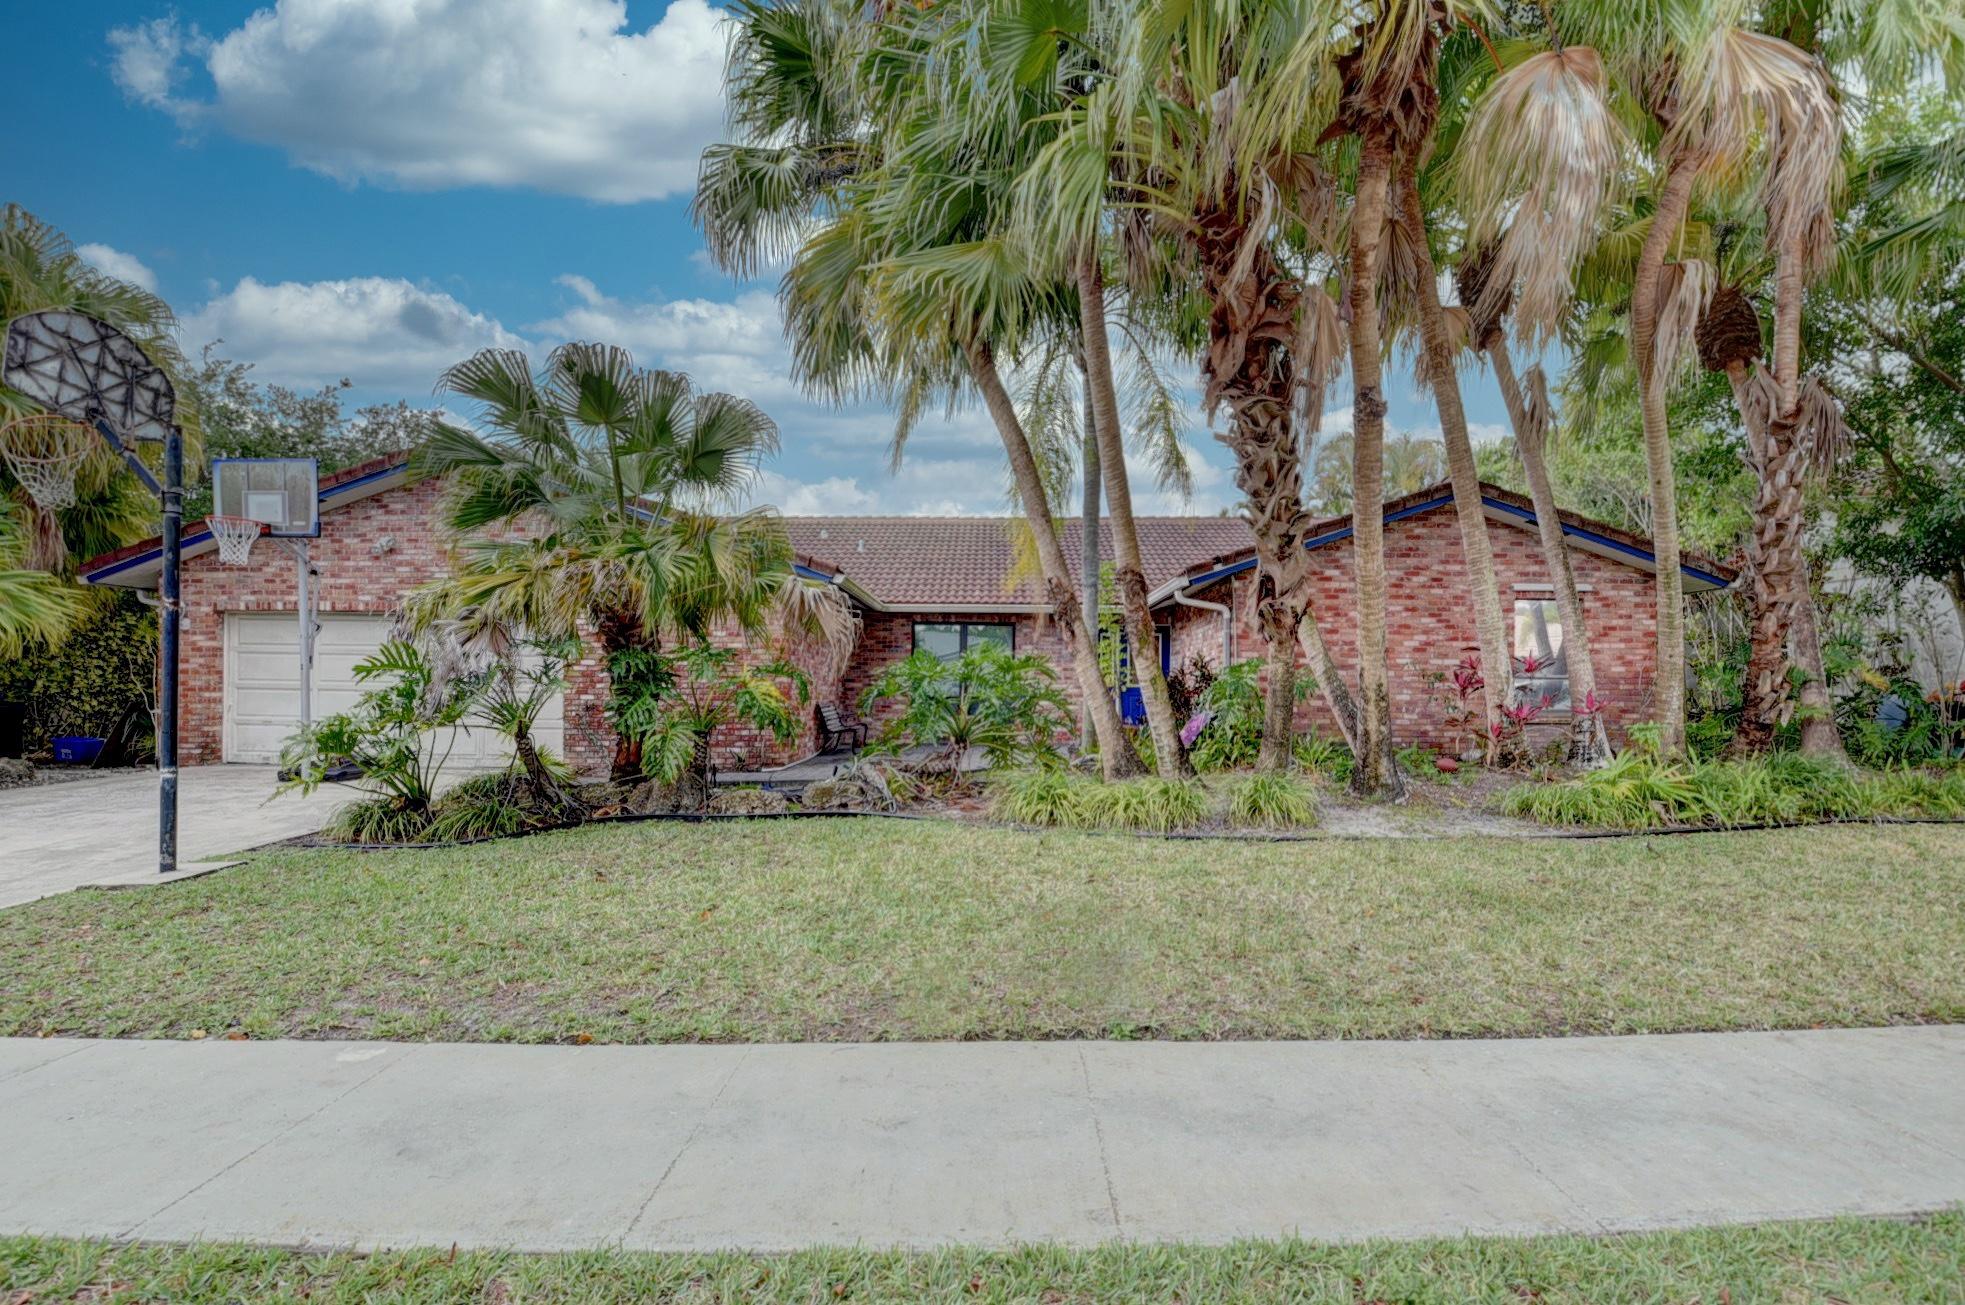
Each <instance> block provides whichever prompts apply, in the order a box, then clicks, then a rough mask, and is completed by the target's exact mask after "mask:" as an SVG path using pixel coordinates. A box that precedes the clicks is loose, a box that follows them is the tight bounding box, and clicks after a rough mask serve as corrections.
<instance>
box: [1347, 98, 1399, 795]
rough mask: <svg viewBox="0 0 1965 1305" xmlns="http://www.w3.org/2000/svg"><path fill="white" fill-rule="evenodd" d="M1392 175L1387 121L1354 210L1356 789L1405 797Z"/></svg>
mask: <svg viewBox="0 0 1965 1305" xmlns="http://www.w3.org/2000/svg"><path fill="white" fill-rule="evenodd" d="M1391 174H1392V146H1391V141H1390V139H1389V138H1388V136H1387V133H1386V130H1385V128H1383V127H1379V126H1373V127H1370V128H1368V129H1367V130H1366V131H1365V132H1364V133H1363V149H1362V152H1361V153H1360V155H1359V158H1358V179H1357V195H1356V198H1355V200H1354V201H1353V203H1352V209H1351V288H1350V308H1351V385H1352V399H1351V418H1352V426H1351V431H1352V436H1351V500H1352V501H1351V527H1352V557H1353V559H1354V561H1355V563H1356V567H1357V607H1358V689H1359V697H1360V699H1361V701H1360V702H1359V704H1358V738H1357V742H1356V744H1355V745H1354V746H1353V748H1352V751H1353V753H1354V754H1355V756H1356V763H1357V764H1356V765H1355V766H1353V767H1352V770H1351V788H1352V790H1353V791H1354V792H1356V793H1358V794H1360V795H1361V796H1367V797H1369V796H1373V795H1376V794H1381V793H1382V794H1389V795H1391V796H1394V797H1397V798H1403V797H1404V796H1405V781H1404V779H1403V777H1402V776H1401V775H1400V774H1399V768H1398V765H1397V763H1395V762H1394V761H1393V760H1392V691H1391V683H1390V679H1389V676H1388V673H1387V672H1388V668H1387V666H1386V661H1385V640H1386V632H1385V396H1384V394H1383V393H1382V392H1381V389H1380V385H1381V382H1382V376H1381V368H1382V360H1381V358H1380V350H1381V348H1382V347H1383V346H1382V345H1381V343H1380V339H1379V329H1378V276H1379V264H1378V252H1379V244H1380V242H1381V240H1382V239H1383V236H1384V229H1385V207H1386V199H1387V192H1388V190H1389V187H1390V181H1391Z"/></svg>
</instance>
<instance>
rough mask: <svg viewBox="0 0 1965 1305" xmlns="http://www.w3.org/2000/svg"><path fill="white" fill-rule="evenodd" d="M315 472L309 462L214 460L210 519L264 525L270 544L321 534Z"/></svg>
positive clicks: (286, 460) (311, 460)
mask: <svg viewBox="0 0 1965 1305" xmlns="http://www.w3.org/2000/svg"><path fill="white" fill-rule="evenodd" d="M320 488H321V480H320V470H319V468H318V467H317V466H316V464H315V462H314V459H312V458H216V459H214V460H213V462H212V514H213V515H214V516H224V517H247V518H250V519H251V520H254V521H264V522H265V523H266V533H267V534H268V535H269V536H271V537H273V538H275V539H312V538H314V537H316V536H318V535H319V534H320V533H321V505H320Z"/></svg>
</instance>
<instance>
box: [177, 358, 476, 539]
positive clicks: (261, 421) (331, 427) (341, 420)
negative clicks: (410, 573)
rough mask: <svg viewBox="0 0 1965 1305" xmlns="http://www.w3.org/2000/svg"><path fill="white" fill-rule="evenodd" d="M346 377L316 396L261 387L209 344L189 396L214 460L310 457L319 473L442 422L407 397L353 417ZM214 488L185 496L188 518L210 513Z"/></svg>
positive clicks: (419, 440) (422, 435) (401, 449)
mask: <svg viewBox="0 0 1965 1305" xmlns="http://www.w3.org/2000/svg"><path fill="white" fill-rule="evenodd" d="M352 384H353V383H352V382H350V381H348V380H346V379H343V380H340V381H337V382H336V383H335V384H333V385H327V386H323V387H322V388H321V389H319V390H316V391H314V392H312V393H303V392H301V391H299V390H294V389H289V388H288V387H286V386H283V385H265V386H262V385H260V384H259V383H258V382H256V381H254V380H253V378H252V365H251V364H250V363H241V362H234V361H232V360H231V359H228V358H225V357H223V356H222V355H220V354H219V352H218V345H217V344H210V345H207V346H205V349H204V352H203V354H202V355H201V356H200V359H199V365H198V366H197V367H196V368H194V369H192V370H191V371H190V372H189V374H187V375H186V376H185V378H184V388H185V393H186V394H187V395H188V396H189V401H190V402H191V403H193V404H194V405H195V406H196V408H197V410H198V413H199V415H200V418H201V420H202V425H203V429H204V437H205V454H206V456H207V457H210V458H313V459H314V460H315V461H316V462H318V463H319V464H320V469H321V472H322V474H324V475H325V474H326V473H328V472H331V471H339V470H340V469H341V468H343V467H352V466H355V465H356V464H358V463H362V462H367V461H369V460H370V459H371V458H377V457H381V456H383V455H384V454H390V453H406V452H408V451H410V450H411V449H414V448H416V447H417V446H419V445H421V444H423V443H424V442H425V441H427V440H428V439H429V438H430V437H431V436H432V435H434V434H436V433H437V429H438V427H439V426H441V425H442V424H443V420H444V419H443V414H442V413H440V412H436V411H432V410H427V409H419V408H412V407H410V406H409V404H408V403H406V402H401V401H398V402H396V403H392V404H369V405H367V406H366V407H363V408H360V409H357V410H356V412H355V414H354V415H353V416H352V417H350V416H348V415H347V414H346V413H344V412H343V411H342V406H341V396H342V394H343V393H345V392H346V391H347V390H348V389H350V388H351V387H352ZM211 495H212V490H211V486H210V485H209V484H201V485H199V486H198V487H197V488H196V489H194V490H192V491H190V492H189V493H187V494H186V496H185V504H184V518H185V520H187V521H195V520H198V519H199V518H200V517H203V516H205V515H206V514H207V513H209V512H210V511H211Z"/></svg>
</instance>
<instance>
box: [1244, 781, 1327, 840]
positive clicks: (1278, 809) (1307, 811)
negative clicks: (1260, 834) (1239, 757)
mask: <svg viewBox="0 0 1965 1305" xmlns="http://www.w3.org/2000/svg"><path fill="white" fill-rule="evenodd" d="M1228 823H1229V824H1231V825H1240V826H1244V827H1247V828H1252V829H1302V828H1306V827H1308V826H1311V825H1314V824H1316V823H1317V795H1316V792H1315V790H1313V789H1312V788H1311V787H1310V786H1309V785H1308V784H1306V783H1304V782H1303V781H1302V780H1299V779H1296V778H1294V777H1293V776H1290V775H1269V774H1264V775H1248V776H1244V777H1243V778H1240V779H1238V780H1236V781H1235V782H1234V783H1233V784H1232V785H1231V786H1230V787H1229V789H1228Z"/></svg>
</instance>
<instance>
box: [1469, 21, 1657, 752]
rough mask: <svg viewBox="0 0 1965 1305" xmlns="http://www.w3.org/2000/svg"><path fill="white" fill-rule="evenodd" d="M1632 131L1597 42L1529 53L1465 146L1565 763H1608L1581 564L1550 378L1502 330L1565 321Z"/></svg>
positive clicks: (1532, 331) (1485, 312)
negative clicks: (1566, 514)
mask: <svg viewBox="0 0 1965 1305" xmlns="http://www.w3.org/2000/svg"><path fill="white" fill-rule="evenodd" d="M1623 148H1624V133H1623V131H1622V130H1621V128H1620V127H1619V126H1618V124H1617V119H1616V117H1615V115H1614V114H1613V113H1612V111H1611V107H1610V104H1609V100H1608V95H1607V85H1606V78H1605V74H1604V68H1603V61H1602V59H1601V58H1600V57H1599V56H1598V54H1597V52H1596V51H1595V50H1592V49H1590V48H1589V47H1587V46H1571V47H1568V48H1566V49H1555V50H1548V51H1543V52H1541V53H1537V54H1533V55H1531V56H1529V57H1528V58H1526V59H1524V60H1523V61H1522V62H1520V63H1518V64H1516V65H1515V66H1514V67H1512V68H1508V69H1505V70H1503V71H1502V72H1501V73H1500V74H1499V75H1498V76H1496V77H1495V78H1494V80H1493V82H1492V83H1490V85H1489V86H1488V88H1487V89H1486V91H1485V92H1484V94H1483V95H1482V97H1481V98H1480V100H1479V102H1478V103H1477V105H1476V107H1475V108H1474V111H1473V113H1472V115H1471V116H1470V118H1469V120H1468V123H1467V126H1466V130H1465V132H1464V133H1463V134H1462V136H1461V138H1460V140H1459V142H1458V144H1457V146H1456V151H1455V160H1456V162H1455V180H1456V182H1457V186H1456V190H1457V194H1456V198H1457V199H1458V201H1459V203H1460V204H1461V206H1462V207H1463V209H1464V211H1465V213H1466V216H1467V221H1468V227H1469V242H1470V247H1469V249H1468V250H1467V251H1465V252H1463V254H1462V257H1461V260H1460V263H1459V266H1458V268H1457V269H1456V274H1457V279H1458V289H1459V294H1460V303H1461V305H1462V307H1463V308H1464V309H1465V310H1466V311H1467V313H1468V314H1469V329H1468V335H1469V342H1470V343H1471V344H1472V346H1473V347H1474V348H1475V350H1476V351H1477V352H1479V353H1481V354H1482V355H1483V356H1485V357H1486V359H1487V360H1488V364H1489V366H1490V367H1491V368H1492V369H1493V372H1494V377H1495V381H1496V383H1497V385H1499V387H1500V389H1501V394H1502V400H1503V403H1504V404H1505V406H1506V407H1507V410H1508V419H1509V423H1510V425H1511V426H1512V427H1513V429H1514V432H1515V449H1516V452H1517V454H1518V456H1519V457H1520V458H1521V462H1522V471H1523V475H1524V477H1525V479H1526V480H1527V482H1528V487H1529V497H1530V500H1531V501H1532V502H1533V504H1534V507H1535V521H1536V532H1537V537H1538V539H1539V541H1540V543H1541V547H1542V556H1543V562H1544V565H1546V566H1547V567H1548V569H1549V574H1550V577H1551V582H1552V583H1553V584H1554V586H1555V602H1556V611H1557V614H1558V616H1559V617H1560V618H1561V621H1562V630H1563V656H1564V660H1565V661H1566V663H1567V665H1568V671H1569V681H1570V693H1571V699H1572V701H1573V703H1574V704H1575V709H1574V710H1573V712H1572V716H1571V719H1572V722H1573V726H1574V728H1573V729H1572V730H1571V734H1570V748H1569V760H1570V761H1571V762H1572V763H1574V764H1578V765H1591V764H1594V763H1596V762H1598V761H1600V760H1603V759H1605V758H1607V756H1608V755H1609V740H1608V738H1607V737H1606V735H1605V731H1604V727H1603V713H1602V712H1601V711H1600V710H1590V709H1589V708H1590V707H1591V706H1592V705H1593V704H1595V703H1597V701H1598V699H1597V695H1596V668H1595V662H1594V660H1593V659H1592V657H1591V655H1590V637H1589V628H1588V623H1587V621H1586V620H1585V617H1584V612H1583V600H1582V595H1581V594H1580V593H1579V592H1578V590H1577V587H1576V573H1575V568H1574V567H1573V566H1572V565H1571V563H1570V556H1569V547H1568V545H1567V543H1566V542H1565V541H1564V539H1563V531H1562V518H1561V516H1560V514H1559V512H1558V509H1557V506H1556V501H1555V493H1554V490H1553V488H1552V486H1551V484H1550V480H1549V470H1548V463H1547V458H1546V444H1547V441H1548V438H1549V437H1550V436H1551V435H1552V434H1553V432H1554V423H1553V420H1552V414H1551V411H1550V408H1549V405H1548V402H1547V389H1546V384H1545V383H1544V381H1543V379H1542V374H1541V369H1540V368H1539V367H1538V368H1535V369H1533V370H1532V371H1531V373H1530V376H1529V381H1530V384H1529V388H1528V392H1527V393H1526V394H1524V392H1523V388H1522V385H1521V382H1520V380H1519V378H1518V377H1517V375H1516V372H1515V366H1514V360H1513V357H1512V355H1511V353H1510V351H1509V346H1508V337H1507V332H1506V331H1505V330H1504V328H1503V323H1504V321H1505V320H1506V319H1507V317H1508V315H1509V313H1510V311H1511V310H1513V312H1514V325H1515V328H1516V332H1517V334H1519V335H1520V336H1521V337H1522V338H1523V339H1524V341H1525V342H1527V343H1528V344H1530V345H1531V346H1537V347H1539V346H1540V345H1542V344H1544V343H1546V342H1547V341H1548V339H1549V338H1550V337H1551V336H1552V335H1553V334H1554V333H1555V332H1556V331H1557V330H1558V329H1559V327H1560V326H1561V325H1562V324H1563V323H1564V321H1565V319H1566V318H1567V316H1568V314H1569V311H1570V305H1571V300H1572V298H1573V295H1574V277H1575V272H1576V267H1577V265H1578V264H1579V263H1580V262H1581V261H1582V260H1583V258H1584V257H1585V255H1586V254H1587V253H1588V252H1589V250H1590V249H1591V247H1592V245H1594V244H1595V242H1596V241H1597V239H1598V238H1599V237H1600V236H1601V233H1602V228H1603V224H1604V220H1605V215H1606V211H1607V209H1608V207H1609V203H1610V200H1611V197H1612V194H1613V184H1614V181H1615V178H1616V177H1617V175H1618V170H1619V168H1620V167H1621V165H1622V162H1623Z"/></svg>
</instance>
